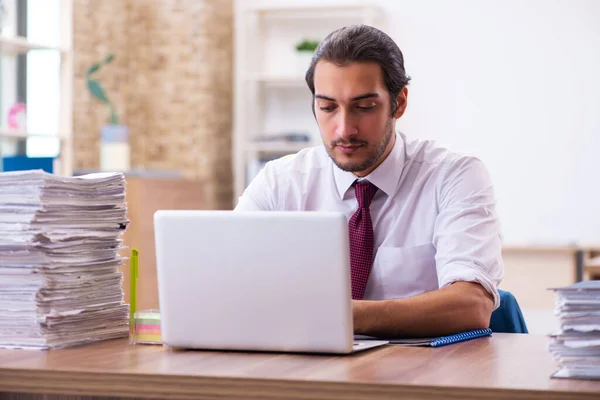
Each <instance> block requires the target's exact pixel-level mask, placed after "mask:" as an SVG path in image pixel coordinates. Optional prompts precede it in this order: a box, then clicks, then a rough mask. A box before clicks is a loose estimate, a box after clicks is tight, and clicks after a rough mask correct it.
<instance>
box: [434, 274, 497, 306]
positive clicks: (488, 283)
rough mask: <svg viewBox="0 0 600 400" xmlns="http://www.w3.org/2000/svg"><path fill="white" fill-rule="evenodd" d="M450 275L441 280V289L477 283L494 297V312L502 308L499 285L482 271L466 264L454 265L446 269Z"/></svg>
mask: <svg viewBox="0 0 600 400" xmlns="http://www.w3.org/2000/svg"><path fill="white" fill-rule="evenodd" d="M444 269H445V270H448V271H449V273H447V274H445V275H444V276H443V277H441V278H440V282H439V283H440V289H441V288H443V287H445V286H448V285H451V284H452V283H454V282H477V283H479V284H480V285H481V286H483V288H484V289H485V290H487V292H488V293H489V294H491V295H492V296H493V297H494V310H496V309H497V308H498V307H500V293H498V288H497V285H496V284H495V283H494V282H493V281H492V279H490V277H488V276H487V275H485V274H484V273H482V272H481V271H480V270H478V269H475V268H473V267H470V266H468V265H466V264H460V263H452V264H448V265H446V266H445V267H444Z"/></svg>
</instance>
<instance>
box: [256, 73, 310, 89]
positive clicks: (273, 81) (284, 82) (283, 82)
mask: <svg viewBox="0 0 600 400" xmlns="http://www.w3.org/2000/svg"><path fill="white" fill-rule="evenodd" d="M246 80H248V81H251V82H258V83H261V84H264V85H269V86H282V87H305V88H307V89H308V86H307V85H306V81H305V80H304V76H302V75H288V76H285V75H253V76H249V77H247V78H246Z"/></svg>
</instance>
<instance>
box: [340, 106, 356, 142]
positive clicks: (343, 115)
mask: <svg viewBox="0 0 600 400" xmlns="http://www.w3.org/2000/svg"><path fill="white" fill-rule="evenodd" d="M338 118H339V120H338V121H337V126H336V130H335V134H336V135H337V136H339V137H340V138H343V139H349V138H351V137H353V136H356V135H357V134H358V127H357V126H356V124H355V123H354V122H353V121H352V117H351V115H349V113H347V112H340V113H339V114H338Z"/></svg>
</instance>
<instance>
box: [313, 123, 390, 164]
mask: <svg viewBox="0 0 600 400" xmlns="http://www.w3.org/2000/svg"><path fill="white" fill-rule="evenodd" d="M384 131H385V134H384V136H383V139H382V140H381V142H379V143H377V144H375V145H370V144H369V143H368V142H366V141H364V140H360V139H357V138H351V139H348V140H344V139H337V140H333V141H332V142H331V143H330V144H329V145H328V144H327V143H324V144H325V149H326V150H327V154H329V158H331V160H332V161H333V163H334V164H335V165H336V166H337V167H338V168H339V169H341V170H342V171H346V172H360V171H365V170H367V169H369V168H371V167H372V166H373V165H375V164H376V163H377V162H378V161H379V159H380V158H381V157H382V156H383V154H384V153H385V149H387V147H388V145H389V144H390V142H391V140H392V137H393V136H394V128H393V119H392V118H390V119H389V120H388V122H387V123H386V124H385V128H384ZM338 144H343V145H357V146H358V145H360V146H364V147H366V149H367V154H366V155H364V156H363V157H359V156H358V155H352V156H354V157H357V156H358V157H359V158H358V159H356V160H349V161H341V160H339V159H336V156H335V155H334V153H333V150H334V149H335V147H336V146H337V145H338Z"/></svg>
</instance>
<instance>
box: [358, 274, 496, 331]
mask: <svg viewBox="0 0 600 400" xmlns="http://www.w3.org/2000/svg"><path fill="white" fill-rule="evenodd" d="M493 307H494V301H493V298H492V295H490V294H489V293H488V292H487V291H486V290H485V289H484V288H483V287H482V286H481V285H480V284H478V283H472V282H456V283H454V284H452V285H449V286H446V287H444V288H442V289H438V290H434V291H432V292H428V293H423V294H421V295H418V296H415V297H410V298H405V299H393V300H379V301H369V300H353V301H352V313H353V319H354V333H355V334H362V335H370V336H378V337H401V336H415V337H419V336H420V337H424V336H440V335H450V334H455V333H459V332H464V331H468V330H472V329H483V328H487V327H489V324H490V317H491V314H492V310H493Z"/></svg>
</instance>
